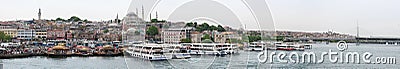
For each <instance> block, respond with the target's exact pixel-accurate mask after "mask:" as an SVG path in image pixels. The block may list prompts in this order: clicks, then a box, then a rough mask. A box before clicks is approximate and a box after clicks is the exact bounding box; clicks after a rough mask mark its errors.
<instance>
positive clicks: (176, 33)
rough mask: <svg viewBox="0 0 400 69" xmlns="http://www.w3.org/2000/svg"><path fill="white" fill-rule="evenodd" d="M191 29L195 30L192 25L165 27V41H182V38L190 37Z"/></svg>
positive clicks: (173, 42) (172, 42)
mask: <svg viewBox="0 0 400 69" xmlns="http://www.w3.org/2000/svg"><path fill="white" fill-rule="evenodd" d="M191 31H193V28H192V27H187V28H169V29H164V30H163V38H164V39H163V40H164V43H169V44H178V43H180V42H181V39H186V38H190V37H191V36H190V32H191Z"/></svg>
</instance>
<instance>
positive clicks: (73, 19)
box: [68, 16, 82, 22]
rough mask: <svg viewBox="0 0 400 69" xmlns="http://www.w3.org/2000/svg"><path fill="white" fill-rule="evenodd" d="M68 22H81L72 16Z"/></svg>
mask: <svg viewBox="0 0 400 69" xmlns="http://www.w3.org/2000/svg"><path fill="white" fill-rule="evenodd" d="M68 21H72V22H77V21H82V20H81V19H80V18H79V17H77V16H72V17H71V18H69V19H68Z"/></svg>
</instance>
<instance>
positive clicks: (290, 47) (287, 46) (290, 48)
mask: <svg viewBox="0 0 400 69" xmlns="http://www.w3.org/2000/svg"><path fill="white" fill-rule="evenodd" d="M276 50H285V51H293V50H298V51H304V50H305V48H304V45H295V44H281V45H276Z"/></svg>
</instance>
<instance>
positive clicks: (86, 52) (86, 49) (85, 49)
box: [75, 46, 93, 56]
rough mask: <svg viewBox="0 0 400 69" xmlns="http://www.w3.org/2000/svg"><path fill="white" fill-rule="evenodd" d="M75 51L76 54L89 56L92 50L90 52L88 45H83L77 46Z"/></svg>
mask: <svg viewBox="0 0 400 69" xmlns="http://www.w3.org/2000/svg"><path fill="white" fill-rule="evenodd" d="M77 48H78V49H77V52H76V53H75V54H76V55H78V56H91V55H93V52H91V51H90V50H91V49H90V48H89V47H85V46H78V47H77Z"/></svg>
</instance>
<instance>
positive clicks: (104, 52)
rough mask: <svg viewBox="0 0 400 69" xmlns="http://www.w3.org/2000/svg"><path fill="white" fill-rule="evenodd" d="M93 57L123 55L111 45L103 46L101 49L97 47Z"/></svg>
mask: <svg viewBox="0 0 400 69" xmlns="http://www.w3.org/2000/svg"><path fill="white" fill-rule="evenodd" d="M96 50H97V51H96V52H95V53H94V55H97V56H119V55H123V54H122V52H120V50H119V49H118V48H115V47H113V46H111V45H105V46H103V47H97V48H96Z"/></svg>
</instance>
